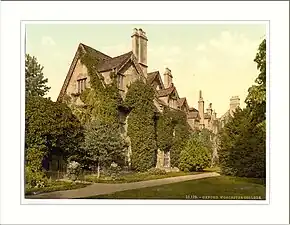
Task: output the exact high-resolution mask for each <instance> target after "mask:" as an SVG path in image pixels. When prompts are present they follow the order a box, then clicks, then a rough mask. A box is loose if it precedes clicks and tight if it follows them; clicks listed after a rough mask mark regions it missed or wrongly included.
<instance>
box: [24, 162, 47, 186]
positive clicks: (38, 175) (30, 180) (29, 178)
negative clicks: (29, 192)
mask: <svg viewBox="0 0 290 225" xmlns="http://www.w3.org/2000/svg"><path fill="white" fill-rule="evenodd" d="M25 184H26V187H27V188H40V187H45V186H47V184H48V179H47V177H46V176H45V174H44V172H42V171H33V170H32V169H31V167H30V166H25Z"/></svg>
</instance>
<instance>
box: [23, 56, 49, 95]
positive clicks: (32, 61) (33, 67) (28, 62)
mask: <svg viewBox="0 0 290 225" xmlns="http://www.w3.org/2000/svg"><path fill="white" fill-rule="evenodd" d="M42 70H43V66H41V65H40V64H39V63H38V62H37V59H36V58H35V57H34V56H33V57H31V56H30V55H29V54H26V55H25V95H26V97H29V96H44V95H45V94H46V93H47V92H48V91H49V89H50V87H48V86H47V81H48V80H47V78H44V75H43V72H42Z"/></svg>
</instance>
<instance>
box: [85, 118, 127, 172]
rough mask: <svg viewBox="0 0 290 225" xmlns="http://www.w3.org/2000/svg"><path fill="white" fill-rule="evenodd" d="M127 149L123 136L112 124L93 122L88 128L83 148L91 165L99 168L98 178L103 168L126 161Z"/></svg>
mask: <svg viewBox="0 0 290 225" xmlns="http://www.w3.org/2000/svg"><path fill="white" fill-rule="evenodd" d="M125 147H126V145H125V142H124V140H123V138H122V136H121V134H120V133H119V132H118V130H117V129H116V126H114V125H112V124H108V123H102V122H100V121H92V122H91V123H90V124H89V125H88V127H87V128H86V131H85V141H84V146H83V148H84V150H85V152H86V157H87V159H88V160H89V161H90V162H91V165H92V166H94V167H97V169H98V178H99V176H100V167H101V166H103V167H106V166H109V165H110V164H111V163H112V162H119V161H120V159H123V160H121V161H124V159H125V155H124V153H125Z"/></svg>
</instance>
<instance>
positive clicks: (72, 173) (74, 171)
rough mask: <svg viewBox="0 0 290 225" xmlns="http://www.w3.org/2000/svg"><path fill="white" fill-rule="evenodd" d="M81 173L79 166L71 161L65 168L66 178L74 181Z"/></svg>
mask: <svg viewBox="0 0 290 225" xmlns="http://www.w3.org/2000/svg"><path fill="white" fill-rule="evenodd" d="M80 173H81V165H80V164H79V163H78V162H75V161H71V162H69V164H68V166H67V176H68V177H69V178H70V179H71V180H73V181H75V180H77V179H78V177H79V175H80Z"/></svg>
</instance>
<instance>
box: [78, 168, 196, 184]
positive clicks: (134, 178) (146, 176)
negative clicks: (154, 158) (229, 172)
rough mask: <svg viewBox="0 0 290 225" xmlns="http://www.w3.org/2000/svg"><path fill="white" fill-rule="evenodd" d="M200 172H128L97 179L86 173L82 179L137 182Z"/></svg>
mask: <svg viewBox="0 0 290 225" xmlns="http://www.w3.org/2000/svg"><path fill="white" fill-rule="evenodd" d="M199 173H201V172H182V171H180V172H168V173H165V174H150V173H148V172H144V173H136V172H134V173H129V174H123V175H119V176H115V177H114V176H101V177H100V178H99V179H98V178H97V175H96V174H93V175H86V176H85V177H84V178H83V180H84V181H87V182H93V183H112V184H118V183H131V182H138V181H145V180H156V179H162V178H167V177H177V176H186V175H193V174H199Z"/></svg>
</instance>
